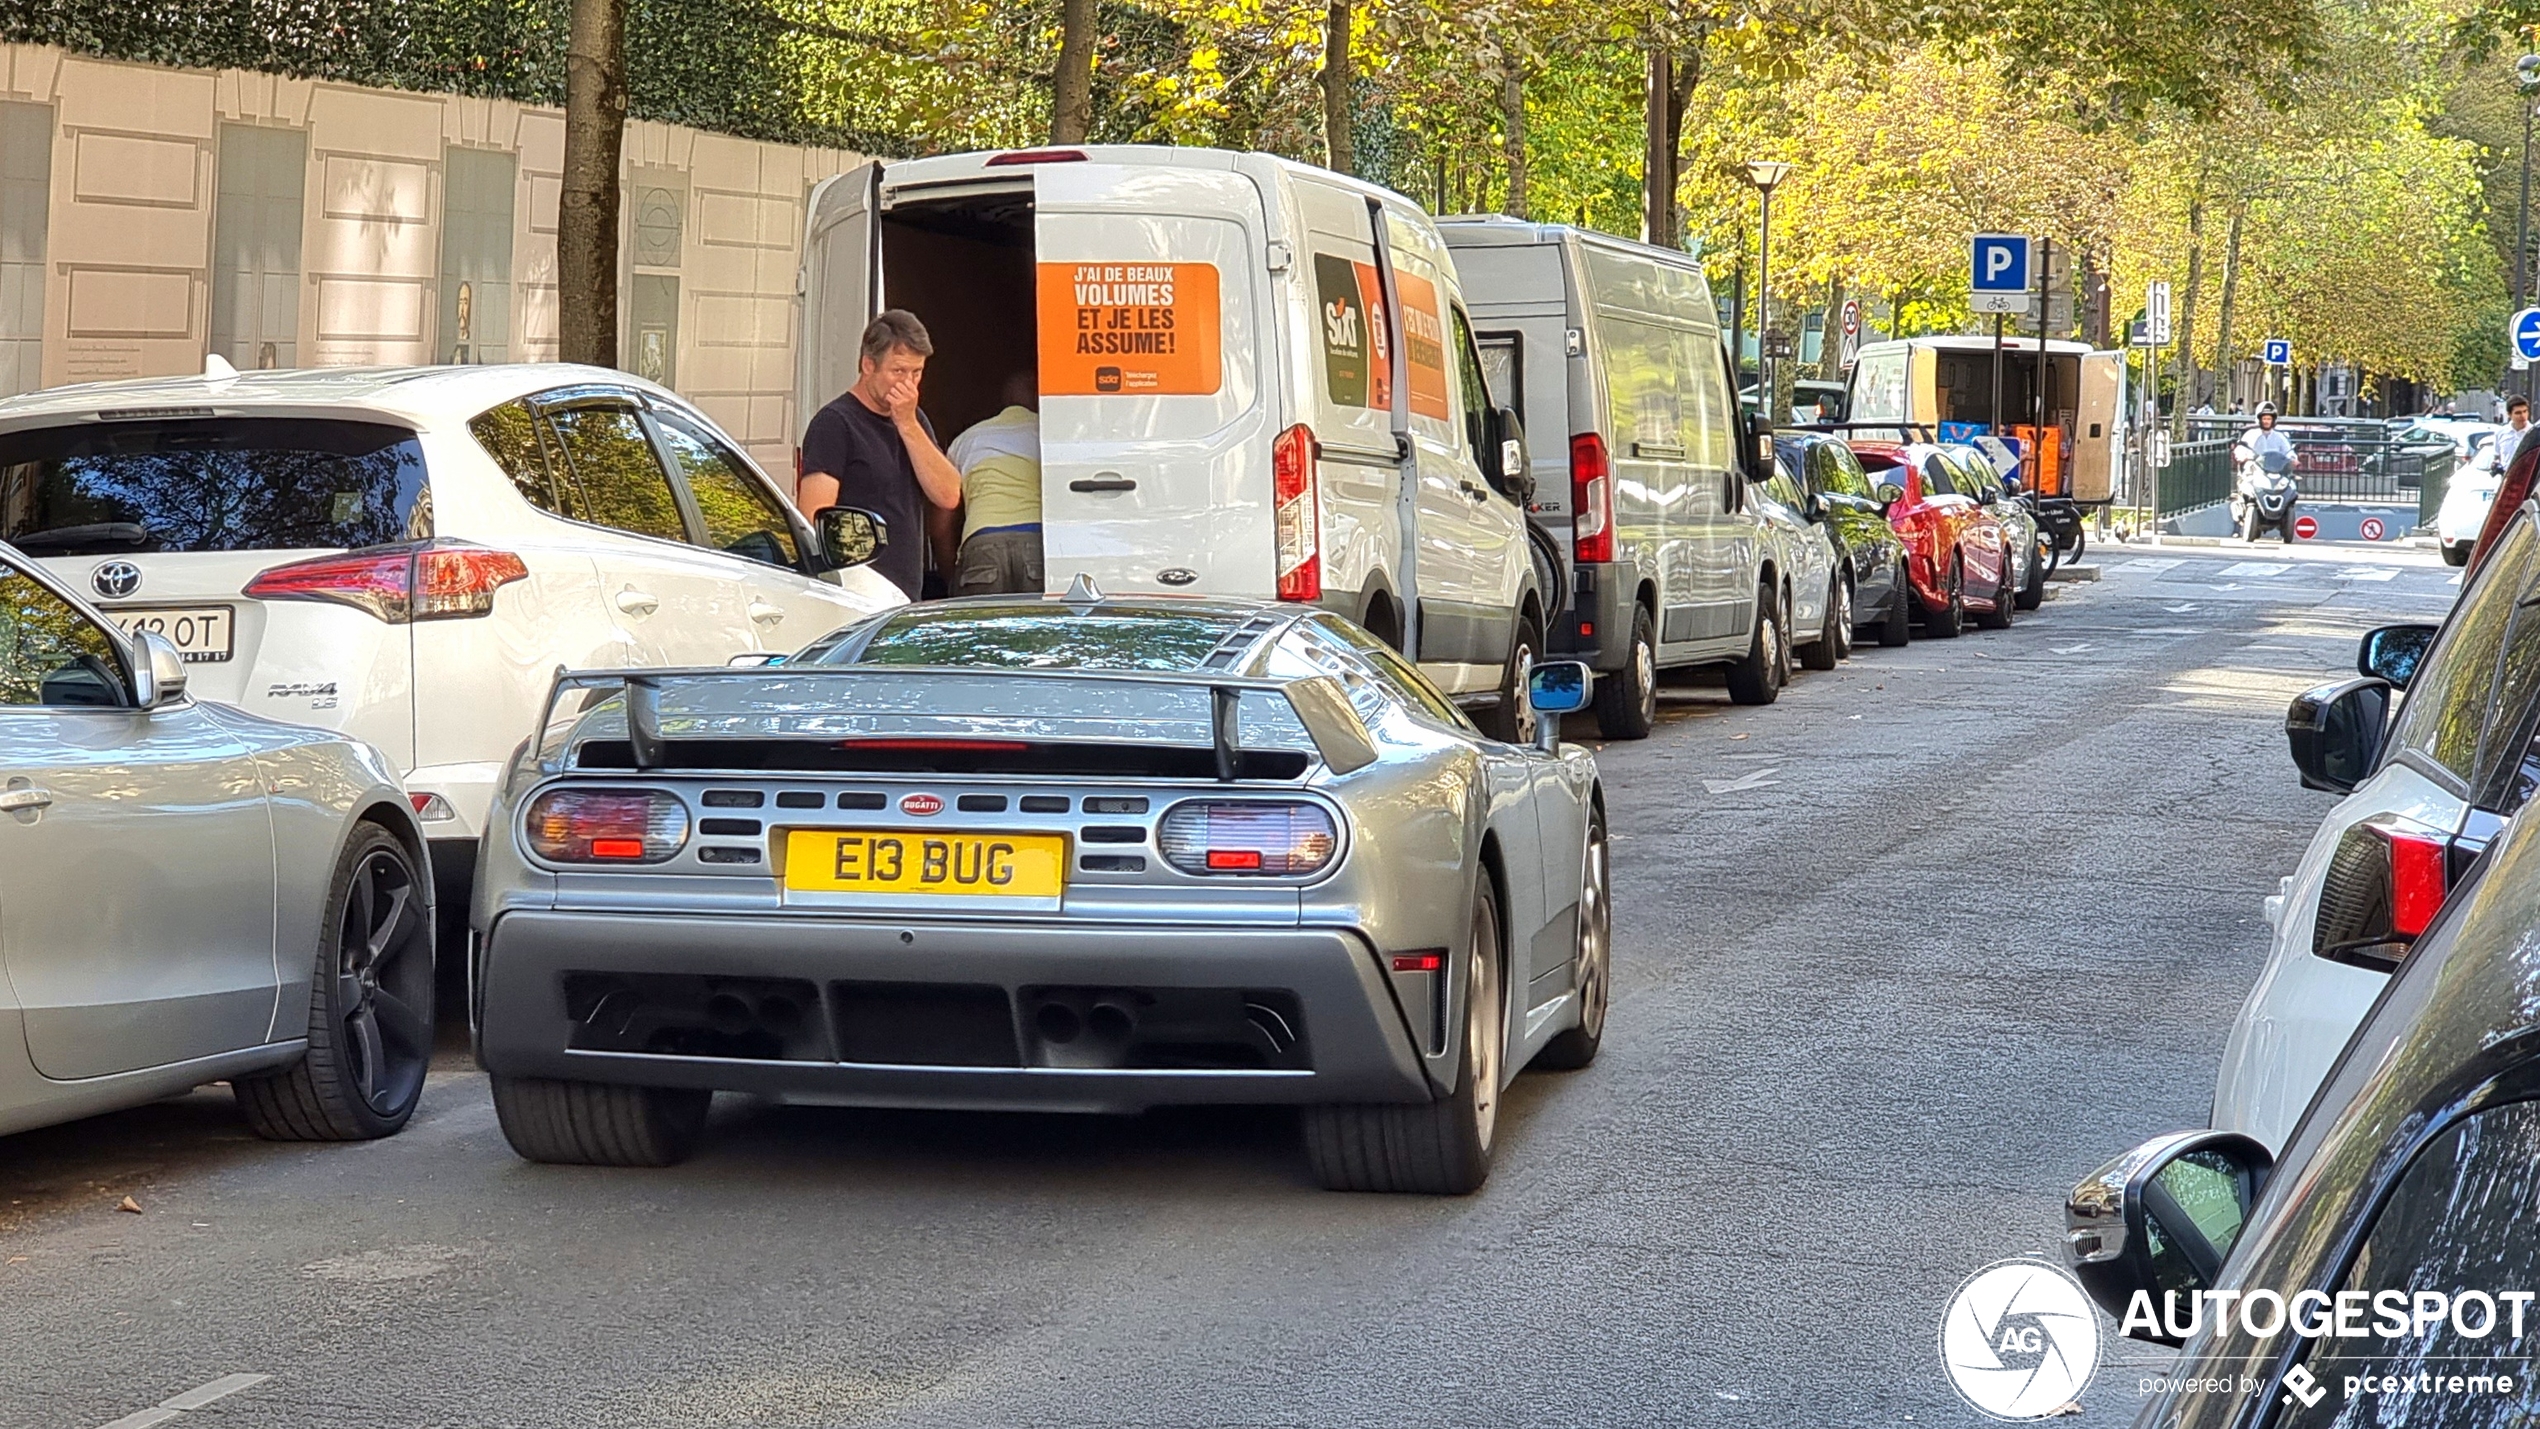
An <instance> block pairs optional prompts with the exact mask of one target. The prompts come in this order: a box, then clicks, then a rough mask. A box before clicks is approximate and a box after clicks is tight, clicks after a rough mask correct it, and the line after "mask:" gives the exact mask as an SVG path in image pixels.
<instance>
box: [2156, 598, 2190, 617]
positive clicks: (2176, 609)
mask: <svg viewBox="0 0 2540 1429" xmlns="http://www.w3.org/2000/svg"><path fill="white" fill-rule="evenodd" d="M2195 608H2196V604H2195V602H2193V601H2190V602H2188V603H2187V604H2185V605H2165V606H2162V607H2161V609H2163V610H2166V611H2168V612H2169V613H2170V614H2172V615H2185V614H2186V613H2187V612H2189V611H2191V610H2194V609H2195Z"/></svg>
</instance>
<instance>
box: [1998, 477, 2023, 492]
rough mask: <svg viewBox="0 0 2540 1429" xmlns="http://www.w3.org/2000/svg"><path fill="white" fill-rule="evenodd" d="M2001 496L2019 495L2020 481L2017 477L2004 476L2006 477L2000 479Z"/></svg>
mask: <svg viewBox="0 0 2540 1429" xmlns="http://www.w3.org/2000/svg"><path fill="white" fill-rule="evenodd" d="M2002 494H2003V495H2004V496H2017V495H2019V494H2020V479H2019V478H2018V477H2016V476H2006V477H2004V478H2002Z"/></svg>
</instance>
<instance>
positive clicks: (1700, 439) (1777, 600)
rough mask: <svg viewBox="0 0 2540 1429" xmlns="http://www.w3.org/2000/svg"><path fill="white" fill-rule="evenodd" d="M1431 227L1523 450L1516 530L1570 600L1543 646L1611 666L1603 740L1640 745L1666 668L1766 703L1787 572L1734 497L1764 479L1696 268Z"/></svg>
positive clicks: (1565, 240) (1685, 262)
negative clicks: (1545, 556) (1710, 679)
mask: <svg viewBox="0 0 2540 1429" xmlns="http://www.w3.org/2000/svg"><path fill="white" fill-rule="evenodd" d="M1438 229H1439V231H1440V232H1441V233H1443V234H1444V235H1445V237H1446V241H1447V245H1448V247H1450V248H1452V249H1453V250H1454V253H1455V264H1456V267H1457V269H1458V270H1459V271H1461V272H1462V273H1463V275H1464V277H1465V281H1466V283H1467V284H1468V285H1469V291H1471V292H1472V293H1474V294H1476V295H1477V296H1476V297H1475V299H1474V302H1473V323H1474V329H1475V334H1476V338H1477V340H1478V342H1479V346H1480V350H1481V354H1482V362H1483V367H1484V370H1485V372H1486V373H1487V375H1488V380H1489V382H1490V384H1491V390H1492V391H1493V392H1496V393H1498V394H1500V399H1501V400H1502V401H1505V402H1508V403H1509V404H1510V405H1512V406H1513V407H1515V408H1516V410H1517V411H1518V413H1519V414H1520V415H1521V416H1522V417H1523V418H1524V421H1525V425H1526V430H1527V431H1529V432H1531V433H1533V434H1534V437H1535V441H1534V455H1533V462H1534V472H1535V483H1536V490H1537V495H1536V497H1535V505H1534V511H1535V517H1536V519H1537V520H1538V521H1540V522H1542V523H1543V524H1544V525H1545V526H1546V527H1547V528H1548V529H1550V530H1552V531H1553V532H1554V534H1555V535H1556V536H1558V537H1561V538H1563V539H1562V540H1561V541H1560V542H1559V543H1558V544H1560V545H1561V546H1563V547H1564V548H1565V549H1566V554H1567V556H1568V566H1569V570H1568V572H1567V576H1566V578H1565V579H1564V580H1562V581H1561V582H1560V584H1559V587H1558V588H1559V589H1561V590H1565V591H1568V592H1570V593H1571V595H1570V599H1569V600H1568V601H1567V602H1565V603H1564V607H1563V608H1557V609H1556V610H1555V611H1554V618H1553V620H1552V623H1551V626H1550V627H1549V648H1551V649H1553V650H1555V651H1559V652H1561V653H1562V654H1563V655H1564V656H1566V657H1568V658H1571V659H1577V660H1584V661H1587V662H1588V663H1589V664H1591V665H1593V666H1595V667H1596V669H1597V670H1598V671H1600V672H1610V673H1603V674H1601V677H1600V678H1599V679H1598V681H1597V691H1596V713H1597V720H1598V723H1599V725H1600V726H1601V727H1602V728H1603V730H1604V733H1605V735H1606V737H1608V738H1610V739H1638V738H1641V737H1642V736H1644V735H1646V734H1648V733H1649V726H1650V722H1651V720H1652V719H1653V718H1654V717H1655V716H1656V712H1657V682H1658V671H1660V670H1661V669H1664V668H1667V667H1669V666H1680V665H1704V664H1720V663H1726V664H1728V665H1729V667H1730V668H1729V693H1730V696H1731V697H1732V698H1734V699H1736V700H1737V701H1738V702H1739V703H1741V704H1769V703H1771V702H1772V700H1773V698H1774V697H1775V696H1776V695H1777V694H1778V693H1779V692H1780V689H1781V686H1782V684H1783V683H1784V682H1785V681H1786V680H1787V679H1788V677H1789V672H1790V646H1791V633H1792V631H1793V629H1794V626H1793V622H1792V619H1791V617H1792V605H1793V597H1794V594H1795V591H1794V588H1793V581H1794V578H1795V576H1796V573H1794V572H1786V571H1782V570H1779V569H1777V568H1776V563H1775V562H1774V560H1773V559H1772V556H1771V554H1770V552H1769V551H1768V550H1767V549H1766V547H1765V543H1764V541H1763V537H1762V532H1763V522H1762V517H1761V513H1760V511H1759V509H1758V503H1757V502H1756V501H1755V500H1754V499H1753V498H1752V497H1750V495H1749V494H1748V492H1747V490H1746V485H1747V482H1748V481H1749V480H1766V479H1769V478H1770V477H1771V475H1772V472H1771V470H1770V469H1769V467H1759V465H1758V464H1757V463H1756V462H1755V461H1754V460H1753V459H1752V456H1753V452H1754V450H1755V445H1756V443H1755V439H1754V438H1755V433H1752V432H1749V431H1748V424H1747V422H1746V420H1745V418H1744V417H1743V416H1742V415H1741V414H1740V412H1739V409H1738V405H1737V399H1736V397H1735V395H1734V393H1733V391H1732V390H1731V388H1730V385H1729V366H1728V346H1727V344H1726V343H1724V342H1723V341H1721V338H1720V317H1719V311H1718V309H1716V308H1715V307H1713V306H1712V303H1711V289H1710V285H1709V284H1708V283H1706V282H1704V280H1703V276H1702V265H1701V264H1700V262H1698V261H1697V260H1695V259H1694V258H1692V257H1690V256H1688V255H1686V254H1683V253H1671V252H1668V251H1666V250H1664V249H1659V248H1653V247H1651V246H1649V245H1648V244H1645V243H1633V242H1630V241H1628V240H1625V239H1620V238H1613V237H1609V236H1607V235H1605V234H1601V233H1591V232H1587V231H1584V230H1581V229H1577V228H1571V227H1568V226H1566V225H1561V224H1534V223H1527V222H1524V221H1523V220H1520V219H1514V218H1501V217H1497V216H1470V217H1456V218H1449V219H1442V220H1440V222H1439V224H1438ZM1820 594H1821V592H1820V591H1819V590H1818V589H1816V588H1815V587H1814V586H1813V585H1812V587H1811V588H1810V589H1809V590H1807V591H1806V592H1805V593H1804V595H1802V596H1801V599H1802V602H1803V603H1813V602H1814V601H1815V600H1816V599H1817V598H1818V596H1819V595H1820ZM1806 628H1807V629H1808V632H1809V634H1810V635H1814V634H1815V633H1816V630H1817V625H1816V624H1815V623H1810V624H1808V625H1807V627H1806Z"/></svg>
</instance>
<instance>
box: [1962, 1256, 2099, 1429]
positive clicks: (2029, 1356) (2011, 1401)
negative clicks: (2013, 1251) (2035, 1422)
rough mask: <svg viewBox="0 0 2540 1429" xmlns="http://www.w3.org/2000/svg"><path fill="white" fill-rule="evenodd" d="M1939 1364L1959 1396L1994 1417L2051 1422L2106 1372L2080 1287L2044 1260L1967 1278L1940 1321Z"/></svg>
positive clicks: (1992, 1267)
mask: <svg viewBox="0 0 2540 1429" xmlns="http://www.w3.org/2000/svg"><path fill="white" fill-rule="evenodd" d="M1940 1363H1941V1366H1942V1368H1944V1369H1946V1370H1947V1371H1948V1373H1949V1383H1950V1385H1951V1386H1952V1387H1954V1388H1955V1389H1956V1390H1957V1391H1958V1396H1959V1398H1961V1399H1964V1400H1966V1401H1967V1403H1968V1405H1969V1406H1970V1407H1971V1408H1973V1409H1975V1410H1976V1411H1977V1412H1978V1413H1981V1414H1986V1415H1990V1416H1991V1417H1993V1418H1995V1419H2044V1418H2046V1417H2048V1416H2049V1415H2052V1414H2054V1413H2056V1412H2057V1411H2058V1410H2061V1409H2063V1408H2064V1407H2065V1406H2066V1405H2069V1404H2072V1403H2073V1402H2074V1401H2076V1400H2078V1399H2080V1398H2081V1392H2082V1390H2083V1389H2084V1388H2086V1387H2087V1386H2088V1385H2089V1384H2090V1377H2091V1375H2093V1374H2094V1373H2096V1372H2097V1371H2098V1368H2099V1322H2098V1319H2097V1317H2096V1316H2095V1315H2094V1314H2093V1313H2092V1311H2091V1308H2090V1298H2089V1297H2088V1296H2086V1295H2084V1294H2083V1293H2082V1289H2081V1282H2079V1281H2077V1280H2075V1279H2073V1278H2072V1276H2071V1275H2069V1274H2067V1273H2065V1271H2064V1270H2062V1269H2061V1268H2060V1267H2057V1266H2054V1265H2050V1264H2048V1263H2046V1262H2045V1261H2042V1260H2026V1259H2022V1260H2005V1261H2002V1262H2000V1263H1998V1264H1995V1265H1988V1266H1986V1267H1985V1268H1984V1269H1982V1270H1979V1271H1977V1272H1976V1273H1975V1274H1974V1275H1971V1276H1969V1277H1968V1278H1967V1282H1966V1283H1965V1284H1963V1285H1961V1286H1959V1287H1958V1293H1957V1294H1955V1295H1952V1296H1950V1297H1949V1308H1948V1310H1947V1311H1946V1312H1945V1313H1943V1314H1942V1316H1941V1319H1940Z"/></svg>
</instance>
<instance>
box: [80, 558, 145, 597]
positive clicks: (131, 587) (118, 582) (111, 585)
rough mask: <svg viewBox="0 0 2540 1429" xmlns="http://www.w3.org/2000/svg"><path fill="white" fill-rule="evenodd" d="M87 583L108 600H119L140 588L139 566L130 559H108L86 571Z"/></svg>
mask: <svg viewBox="0 0 2540 1429" xmlns="http://www.w3.org/2000/svg"><path fill="white" fill-rule="evenodd" d="M88 583H89V584H90V585H93V586H95V587H96V588H97V593H98V594H99V595H102V596H104V597H105V598H106V599H108V600H121V599H123V598H124V597H125V596H128V595H130V594H132V593H133V592H134V591H137V590H139V589H141V568H140V567H139V566H136V565H134V564H133V563H132V562H130V561H108V562H106V563H105V564H104V565H102V566H99V567H98V568H97V569H95V570H93V571H90V572H89V573H88Z"/></svg>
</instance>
